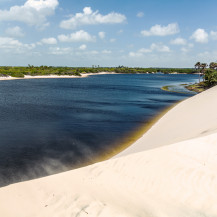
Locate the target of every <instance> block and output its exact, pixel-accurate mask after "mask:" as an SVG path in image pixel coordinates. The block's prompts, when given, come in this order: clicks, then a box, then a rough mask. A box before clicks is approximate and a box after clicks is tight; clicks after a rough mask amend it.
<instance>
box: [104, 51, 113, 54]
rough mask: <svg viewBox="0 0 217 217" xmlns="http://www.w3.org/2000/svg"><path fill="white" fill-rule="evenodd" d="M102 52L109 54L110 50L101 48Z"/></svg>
mask: <svg viewBox="0 0 217 217" xmlns="http://www.w3.org/2000/svg"><path fill="white" fill-rule="evenodd" d="M102 53H103V54H111V53H112V52H111V51H110V50H103V51H102Z"/></svg>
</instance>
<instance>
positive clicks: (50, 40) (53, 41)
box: [41, 38, 57, 44]
mask: <svg viewBox="0 0 217 217" xmlns="http://www.w3.org/2000/svg"><path fill="white" fill-rule="evenodd" d="M41 42H42V43H43V44H57V40H56V38H43V39H42V40H41Z"/></svg>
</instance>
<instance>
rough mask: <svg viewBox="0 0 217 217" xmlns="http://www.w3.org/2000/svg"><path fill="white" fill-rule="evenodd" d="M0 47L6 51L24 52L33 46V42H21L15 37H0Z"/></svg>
mask: <svg viewBox="0 0 217 217" xmlns="http://www.w3.org/2000/svg"><path fill="white" fill-rule="evenodd" d="M0 48H1V49H2V50H4V51H7V52H13V53H24V52H25V51H27V50H32V49H34V48H35V44H23V43H22V42H20V41H19V40H17V39H14V38H10V37H0Z"/></svg>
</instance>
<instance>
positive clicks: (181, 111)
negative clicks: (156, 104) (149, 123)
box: [0, 87, 217, 217]
mask: <svg viewBox="0 0 217 217" xmlns="http://www.w3.org/2000/svg"><path fill="white" fill-rule="evenodd" d="M216 95H217V87H214V88H212V89H210V90H208V91H206V92H203V93H201V94H199V95H196V96H194V97H192V98H190V99H188V100H185V101H184V102H182V103H180V104H179V105H177V106H176V107H175V108H173V109H172V110H171V111H169V112H168V113H167V114H166V115H165V116H164V117H163V118H161V119H160V120H159V121H158V122H157V123H156V124H155V125H154V126H153V127H152V128H151V129H150V130H149V131H148V132H147V133H146V134H145V135H144V136H143V137H142V138H141V139H140V140H139V141H137V142H136V143H135V144H134V145H132V146H131V147H130V148H129V149H128V150H126V151H125V152H123V153H122V155H125V156H123V157H119V158H118V157H116V158H115V159H111V160H108V161H105V162H101V163H98V164H94V165H91V166H89V167H85V168H81V169H77V170H72V171H69V172H65V173H61V174H58V175H53V176H49V177H45V178H41V179H36V180H33V181H28V182H23V183H18V184H14V185H10V186H7V187H4V188H0V216H1V217H84V216H91V217H96V216H100V217H216V216H217V172H216V171H217V112H215V111H217V97H216ZM152 146H153V147H155V148H152ZM133 152H137V153H134V154H131V153H133Z"/></svg>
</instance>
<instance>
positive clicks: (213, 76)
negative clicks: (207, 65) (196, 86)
mask: <svg viewBox="0 0 217 217" xmlns="http://www.w3.org/2000/svg"><path fill="white" fill-rule="evenodd" d="M205 82H206V83H207V84H208V85H209V86H213V85H215V84H217V71H216V70H211V69H209V70H207V71H206V72H205Z"/></svg>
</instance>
